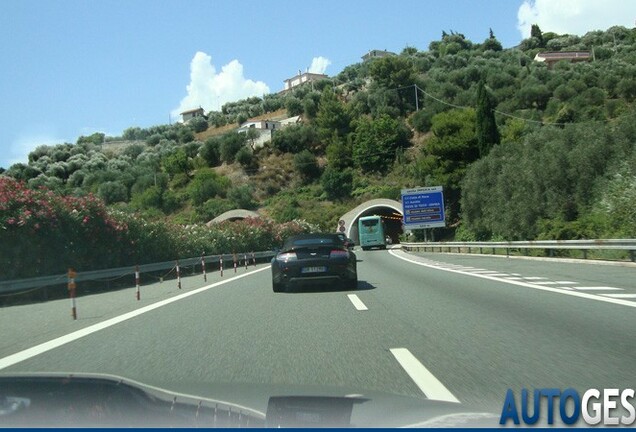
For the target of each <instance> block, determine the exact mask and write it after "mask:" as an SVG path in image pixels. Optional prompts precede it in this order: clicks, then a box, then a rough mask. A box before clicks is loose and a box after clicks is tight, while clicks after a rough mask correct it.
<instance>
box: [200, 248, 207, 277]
mask: <svg viewBox="0 0 636 432" xmlns="http://www.w3.org/2000/svg"><path fill="white" fill-rule="evenodd" d="M201 271H202V272H203V281H204V282H207V281H208V275H207V274H206V273H205V252H203V253H202V254H201Z"/></svg>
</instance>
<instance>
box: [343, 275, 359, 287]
mask: <svg viewBox="0 0 636 432" xmlns="http://www.w3.org/2000/svg"><path fill="white" fill-rule="evenodd" d="M345 287H346V288H347V289H348V290H355V289H358V277H357V276H356V277H355V278H353V279H349V280H347V281H345Z"/></svg>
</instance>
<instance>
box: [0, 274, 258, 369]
mask: <svg viewBox="0 0 636 432" xmlns="http://www.w3.org/2000/svg"><path fill="white" fill-rule="evenodd" d="M269 268H270V267H269V266H267V267H263V268H261V269H258V270H254V271H251V272H249V273H243V274H241V275H239V276H234V277H232V278H229V279H226V280H223V281H220V282H216V283H213V284H212V285H207V286H204V287H202V288H197V289H195V290H192V291H189V292H186V293H183V294H180V295H178V296H174V297H171V298H169V299H166V300H161V301H158V302H156V303H153V304H151V305H148V306H144V307H142V308H139V309H136V310H134V311H132V312H128V313H125V314H123V315H119V316H116V317H114V318H111V319H108V320H106V321H102V322H100V323H97V324H93V325H92V326H88V327H86V328H83V329H81V330H77V331H74V332H73V333H69V334H67V335H64V336H60V337H58V338H56V339H52V340H50V341H48V342H44V343H41V344H40V345H36V346H34V347H31V348H27V349H25V350H23V351H20V352H17V353H15V354H11V355H10V356H7V357H4V358H1V359H0V370H2V369H4V368H7V367H9V366H13V365H14V364H16V363H20V362H22V361H24V360H28V359H30V358H31V357H35V356H37V355H39V354H42V353H45V352H47V351H50V350H52V349H54V348H58V347H61V346H62V345H66V344H67V343H70V342H73V341H75V340H77V339H80V338H83V337H84V336H88V335H90V334H92V333H95V332H98V331H100V330H104V329H105V328H108V327H112V326H114V325H115V324H119V323H120V322H123V321H126V320H129V319H131V318H134V317H136V316H139V315H141V314H144V313H146V312H150V311H152V310H155V309H157V308H160V307H162V306H165V305H168V304H170V303H174V302H176V301H179V300H182V299H184V298H187V297H190V296H193V295H195V294H199V293H201V292H203V291H207V290H209V289H210V288H214V287H217V286H219V285H223V284H226V283H228V282H232V281H235V280H236V279H241V278H244V277H246V276H250V275H253V274H254V273H258V272H261V271H263V270H268V269H269Z"/></svg>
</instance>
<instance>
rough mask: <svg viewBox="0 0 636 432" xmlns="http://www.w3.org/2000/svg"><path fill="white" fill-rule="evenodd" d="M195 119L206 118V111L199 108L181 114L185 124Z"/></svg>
mask: <svg viewBox="0 0 636 432" xmlns="http://www.w3.org/2000/svg"><path fill="white" fill-rule="evenodd" d="M195 117H205V111H204V110H203V108H201V107H199V108H197V109H191V110H188V111H184V112H182V113H181V119H182V120H183V122H184V123H187V122H188V121H190V120H192V119H193V118H195Z"/></svg>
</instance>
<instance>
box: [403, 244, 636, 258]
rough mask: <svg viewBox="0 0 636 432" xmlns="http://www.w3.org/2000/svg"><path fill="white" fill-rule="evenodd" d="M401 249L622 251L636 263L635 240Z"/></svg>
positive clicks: (406, 246)
mask: <svg viewBox="0 0 636 432" xmlns="http://www.w3.org/2000/svg"><path fill="white" fill-rule="evenodd" d="M402 248H403V249H405V250H407V251H411V250H414V251H424V252H426V251H427V250H430V251H431V252H435V251H439V252H444V250H447V251H448V252H453V251H455V250H456V251H457V252H459V253H462V249H463V250H465V251H467V252H468V253H472V251H473V250H476V249H479V253H484V252H483V251H484V249H487V250H488V249H490V250H492V253H493V254H494V253H495V251H496V250H497V249H505V250H506V255H510V251H512V250H520V251H523V253H524V254H525V255H527V254H528V251H529V250H530V249H545V250H548V251H549V256H553V255H554V254H553V252H554V251H555V250H562V249H575V250H580V251H582V252H583V258H584V259H587V253H588V251H591V250H595V251H600V250H622V251H627V252H628V253H629V257H630V259H631V261H632V262H634V261H636V239H604V240H535V241H505V242H435V243H432V242H424V243H402Z"/></svg>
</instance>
